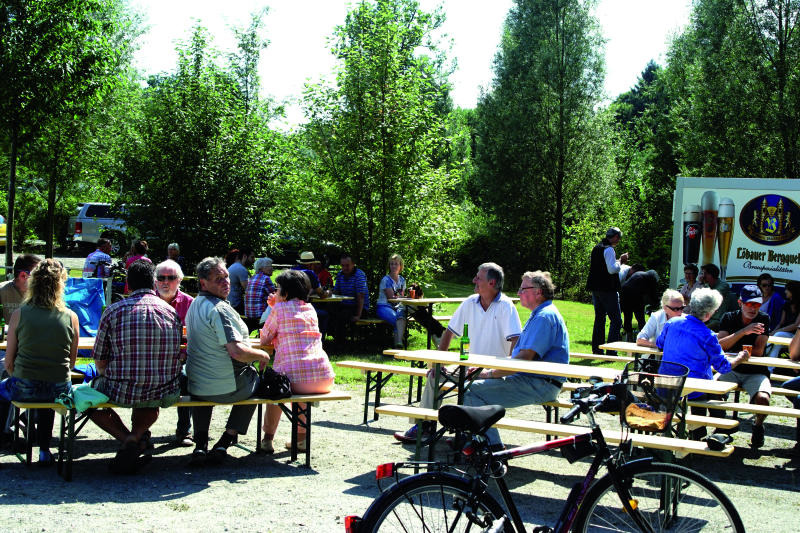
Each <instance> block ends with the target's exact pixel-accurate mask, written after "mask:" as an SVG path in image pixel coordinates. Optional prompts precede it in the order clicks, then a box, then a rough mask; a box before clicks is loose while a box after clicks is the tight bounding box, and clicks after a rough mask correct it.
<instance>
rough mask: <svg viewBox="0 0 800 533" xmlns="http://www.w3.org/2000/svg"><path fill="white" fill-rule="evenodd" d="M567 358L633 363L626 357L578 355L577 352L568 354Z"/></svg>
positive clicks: (631, 358)
mask: <svg viewBox="0 0 800 533" xmlns="http://www.w3.org/2000/svg"><path fill="white" fill-rule="evenodd" d="M569 358H570V359H588V360H594V361H610V362H623V363H630V362H631V361H633V357H628V356H627V355H599V354H596V353H579V352H570V354H569Z"/></svg>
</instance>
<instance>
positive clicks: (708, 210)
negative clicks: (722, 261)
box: [700, 191, 719, 265]
mask: <svg viewBox="0 0 800 533" xmlns="http://www.w3.org/2000/svg"><path fill="white" fill-rule="evenodd" d="M700 207H701V209H702V210H703V262H702V263H701V265H707V264H709V263H713V262H714V248H715V247H716V246H715V245H716V244H717V212H718V210H719V195H718V194H717V193H716V192H715V191H706V192H704V193H703V197H702V198H701V200H700Z"/></svg>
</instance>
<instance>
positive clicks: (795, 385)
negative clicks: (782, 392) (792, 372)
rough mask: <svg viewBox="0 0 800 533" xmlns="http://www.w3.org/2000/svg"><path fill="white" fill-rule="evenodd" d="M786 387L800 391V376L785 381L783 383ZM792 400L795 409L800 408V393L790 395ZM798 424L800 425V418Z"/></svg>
mask: <svg viewBox="0 0 800 533" xmlns="http://www.w3.org/2000/svg"><path fill="white" fill-rule="evenodd" d="M783 388H784V389H791V390H796V391H800V376H798V377H796V378H792V379H790V380H789V381H785V382H784V383H783ZM790 398H791V400H792V405H793V406H794V408H795V409H800V395H799V396H790ZM797 425H798V426H800V418H798V419H797Z"/></svg>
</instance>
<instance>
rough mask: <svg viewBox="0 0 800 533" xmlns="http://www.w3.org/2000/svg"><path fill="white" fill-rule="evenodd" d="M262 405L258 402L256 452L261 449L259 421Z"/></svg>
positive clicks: (261, 418) (261, 415)
mask: <svg viewBox="0 0 800 533" xmlns="http://www.w3.org/2000/svg"><path fill="white" fill-rule="evenodd" d="M263 407H264V404H258V415H257V417H258V418H257V420H258V425H257V426H256V453H258V452H259V451H261V423H262V422H263V415H264V413H263Z"/></svg>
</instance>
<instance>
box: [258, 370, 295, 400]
mask: <svg viewBox="0 0 800 533" xmlns="http://www.w3.org/2000/svg"><path fill="white" fill-rule="evenodd" d="M260 378H261V379H259V382H258V387H256V392H255V394H254V396H256V397H257V398H266V399H267V400H281V399H283V398H289V397H290V396H291V395H292V384H291V383H290V382H289V376H287V375H286V374H284V373H282V372H276V371H274V370H273V369H272V368H271V367H266V368H264V370H262V372H261V375H260Z"/></svg>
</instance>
